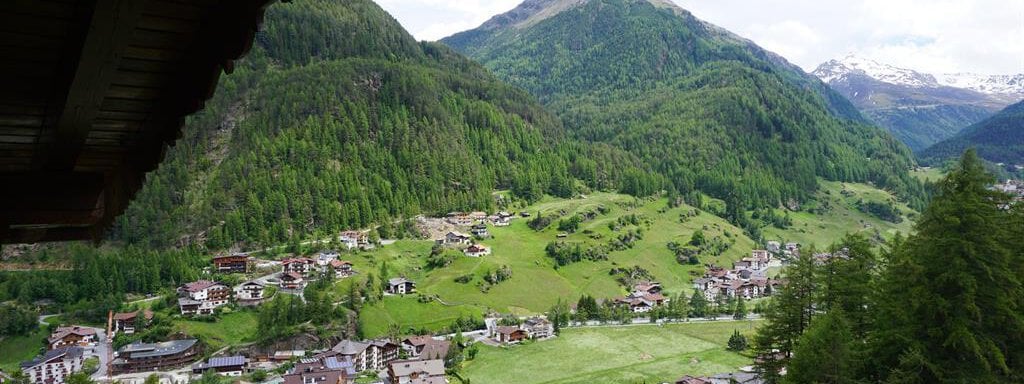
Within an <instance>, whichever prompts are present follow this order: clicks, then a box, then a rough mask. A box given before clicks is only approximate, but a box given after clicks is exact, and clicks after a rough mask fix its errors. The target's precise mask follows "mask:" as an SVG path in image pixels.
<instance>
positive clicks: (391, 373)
mask: <svg viewBox="0 0 1024 384" xmlns="http://www.w3.org/2000/svg"><path fill="white" fill-rule="evenodd" d="M388 378H389V379H390V380H391V384H446V383H447V381H446V380H445V378H444V361H443V360H440V359H433V360H400V361H395V362H392V363H391V364H388Z"/></svg>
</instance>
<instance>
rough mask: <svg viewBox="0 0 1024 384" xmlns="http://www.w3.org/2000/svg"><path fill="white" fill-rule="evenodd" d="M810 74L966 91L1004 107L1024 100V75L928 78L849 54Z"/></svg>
mask: <svg viewBox="0 0 1024 384" xmlns="http://www.w3.org/2000/svg"><path fill="white" fill-rule="evenodd" d="M813 74H814V75H815V76H818V78H820V79H821V80H822V81H824V82H826V83H829V84H831V83H833V82H836V81H843V80H844V79H846V78H848V77H850V76H858V75H859V76H867V77H870V78H872V79H874V80H878V81H881V82H883V83H888V84H893V85H901V86H906V87H911V88H940V87H951V88H960V89H966V90H970V91H974V92H978V93H982V94H986V95H992V96H997V97H999V98H1007V99H1008V101H1007V105H1008V104H1010V103H1012V102H1014V101H1018V100H1020V99H1024V74H1016V75H980V74H976V73H945V74H935V75H932V74H928V73H922V72H918V71H915V70H913V69H906V68H900V67H896V66H893V65H889V64H883V63H879V62H877V61H874V60H871V59H867V58H863V57H860V56H856V55H852V54H851V55H847V56H846V57H844V58H842V59H833V60H829V61H828V62H826V63H824V64H822V65H820V66H818V68H817V69H815V70H814V72H813ZM1014 99H1016V100H1014Z"/></svg>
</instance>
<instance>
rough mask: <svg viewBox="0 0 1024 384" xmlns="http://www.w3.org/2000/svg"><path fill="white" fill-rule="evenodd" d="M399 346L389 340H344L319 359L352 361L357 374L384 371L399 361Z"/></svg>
mask: <svg viewBox="0 0 1024 384" xmlns="http://www.w3.org/2000/svg"><path fill="white" fill-rule="evenodd" d="M398 350H399V346H398V344H395V343H392V342H390V341H388V340H369V341H363V342H360V341H352V340H342V341H341V342H339V343H338V344H335V345H334V347H332V348H331V349H330V350H328V351H326V352H324V353H321V354H319V355H317V356H316V357H317V358H328V357H334V358H337V359H339V360H347V361H351V362H352V365H353V367H354V368H355V370H356V371H357V372H362V371H366V370H371V371H383V370H384V369H385V368H386V367H387V364H388V363H389V362H391V361H394V360H397V359H398Z"/></svg>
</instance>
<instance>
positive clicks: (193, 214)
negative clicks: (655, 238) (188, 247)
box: [114, 0, 617, 248]
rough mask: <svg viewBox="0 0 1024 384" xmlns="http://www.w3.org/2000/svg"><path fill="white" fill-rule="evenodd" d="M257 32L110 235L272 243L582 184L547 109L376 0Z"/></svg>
mask: <svg viewBox="0 0 1024 384" xmlns="http://www.w3.org/2000/svg"><path fill="white" fill-rule="evenodd" d="M263 29H264V30H263V31H262V32H260V33H259V35H258V37H257V41H256V43H255V44H256V46H255V47H254V48H253V50H252V52H251V53H250V55H249V57H248V58H247V59H246V60H245V62H244V64H243V65H241V66H240V67H239V68H237V70H236V72H235V73H234V74H232V75H231V76H225V77H224V78H223V79H222V81H221V83H220V86H219V88H218V92H217V95H216V96H215V97H214V98H213V99H212V100H211V101H210V102H209V103H208V104H207V106H206V108H205V110H204V111H202V112H201V113H199V114H198V115H196V116H194V117H193V118H191V119H190V120H189V122H188V126H187V129H185V134H184V137H183V138H182V139H181V140H180V142H179V143H178V144H177V146H176V147H174V148H173V149H172V150H171V151H170V152H169V154H168V155H167V158H166V161H165V162H164V163H163V165H162V166H161V168H160V169H159V170H158V171H157V172H154V173H153V174H151V175H150V176H149V180H148V182H147V185H146V187H145V189H144V190H143V191H142V192H141V193H140V194H139V196H138V197H137V199H136V201H135V202H134V203H133V205H132V206H131V207H130V208H129V209H128V211H127V213H126V214H125V215H124V217H123V218H122V219H121V220H120V223H119V224H120V225H119V226H118V227H117V228H115V231H114V232H115V233H114V238H115V239H118V240H124V241H126V242H129V243H142V244H148V245H153V246H167V245H174V244H177V243H185V242H191V241H193V240H196V239H197V238H198V239H205V242H206V244H207V245H208V246H210V247H212V248H222V247H228V246H231V245H233V244H237V243H239V242H249V243H251V244H252V243H257V244H279V243H281V242H285V241H295V240H296V239H302V238H307V237H308V236H309V235H311V234H314V233H316V232H319V233H331V232H336V231H339V230H343V229H352V228H365V227H367V226H369V225H370V224H371V223H384V222H391V220H393V219H396V218H401V217H410V216H413V215H416V214H420V213H423V212H427V213H436V212H447V211H449V210H469V209H484V208H488V207H490V206H491V205H493V204H494V201H493V198H492V196H491V192H492V191H493V190H495V189H497V188H513V189H515V190H517V191H519V192H521V193H522V194H524V195H529V194H533V195H540V194H541V193H545V192H546V193H551V194H555V195H563V196H566V195H569V194H570V193H571V191H572V188H573V187H574V186H575V181H574V180H571V179H570V177H569V176H568V170H569V168H570V164H569V161H568V160H567V159H568V158H569V157H570V156H569V155H568V152H569V151H570V150H569V149H566V148H565V147H559V143H560V142H561V141H562V140H561V137H562V136H563V134H562V126H561V123H560V121H559V120H558V119H557V118H556V117H554V116H553V115H551V114H549V113H547V112H546V111H545V110H544V109H543V108H542V107H541V106H540V105H539V104H538V103H536V102H535V101H534V99H533V98H532V97H531V96H530V95H529V94H527V93H526V92H523V91H521V90H518V89H515V88H513V87H510V86H507V85H505V84H504V83H502V82H500V81H499V80H497V79H496V78H495V77H494V76H492V75H491V74H489V72H488V71H487V70H485V69H484V68H483V67H481V66H479V65H477V64H475V63H473V62H471V61H469V60H468V59H465V58H464V57H462V56H460V55H458V54H456V53H454V52H453V51H452V50H451V49H449V48H448V47H445V46H442V45H440V44H433V43H418V42H416V41H415V40H414V39H413V38H412V37H411V36H410V35H409V34H408V33H406V32H405V30H403V29H402V27H401V26H400V25H399V24H398V23H397V22H396V21H395V20H394V19H392V18H391V17H390V16H389V15H388V14H387V13H385V12H384V11H383V10H382V9H380V8H379V7H378V6H377V5H375V4H373V3H372V2H371V1H369V0H349V1H329V0H304V1H298V2H292V3H282V4H278V5H275V6H273V7H272V8H271V9H269V10H268V12H267V16H266V22H265V25H264V26H263ZM581 167H582V168H586V169H591V170H592V171H593V173H595V174H597V173H601V174H606V173H614V172H616V171H617V170H613V171H609V172H598V169H599V168H600V167H601V165H599V164H598V163H597V162H595V161H592V160H589V159H588V160H587V163H586V164H585V165H580V166H577V167H576V168H581Z"/></svg>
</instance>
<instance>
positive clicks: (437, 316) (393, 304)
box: [359, 296, 483, 336]
mask: <svg viewBox="0 0 1024 384" xmlns="http://www.w3.org/2000/svg"><path fill="white" fill-rule="evenodd" d="M482 313H483V312H482V311H481V310H480V308H477V307H474V306H470V305H459V306H445V305H442V304H441V303H438V302H431V303H420V302H419V301H417V300H416V298H415V297H414V296H406V297H397V296H389V297H385V298H384V300H382V301H381V302H380V303H375V304H374V305H370V306H366V307H364V308H363V310H362V312H360V313H359V317H360V323H361V324H362V327H363V333H365V334H366V335H368V336H376V335H384V334H387V332H388V327H389V326H390V325H391V324H397V325H398V326H399V330H401V331H402V332H403V333H405V332H407V331H408V330H409V329H410V328H411V329H420V328H427V329H441V328H444V327H446V326H449V325H451V324H452V322H453V321H455V319H457V318H459V317H466V318H468V317H476V318H480V317H482Z"/></svg>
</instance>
